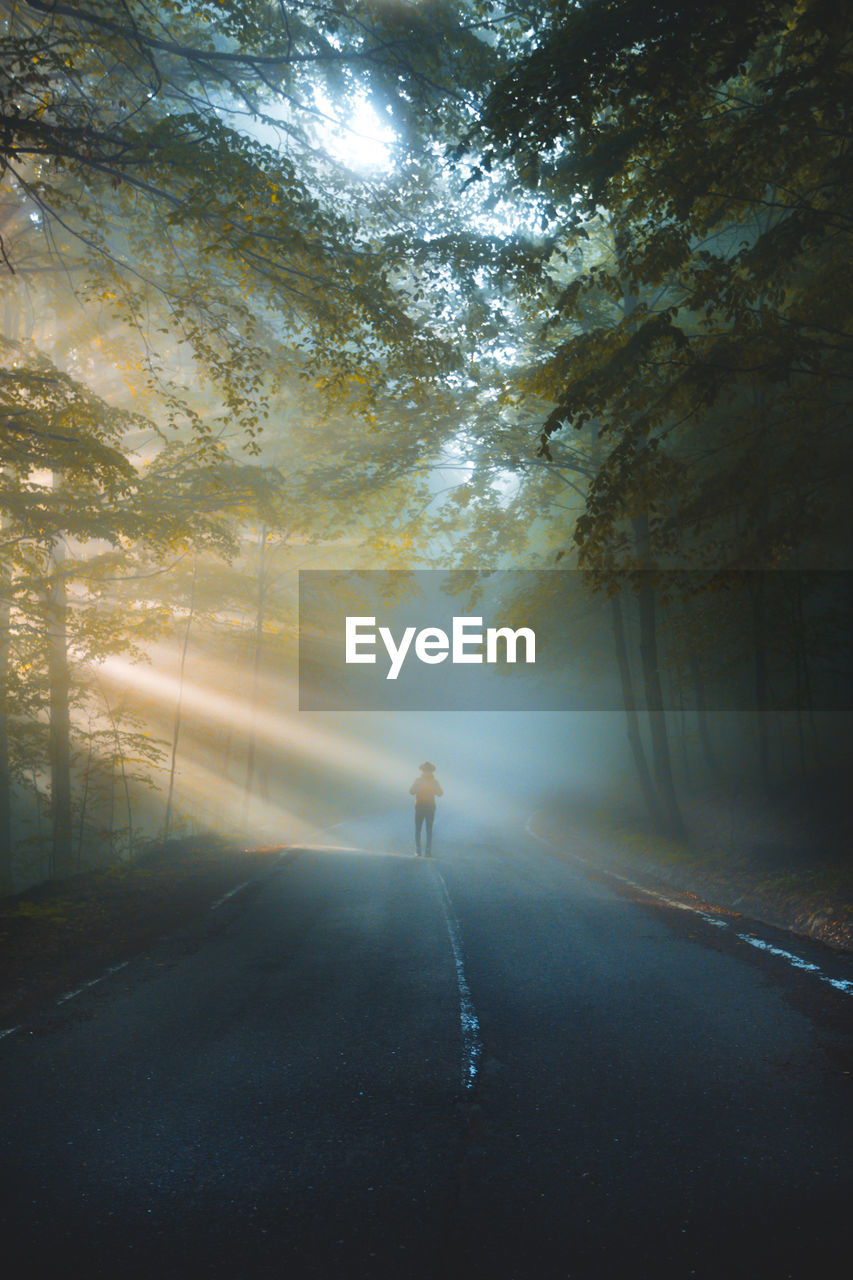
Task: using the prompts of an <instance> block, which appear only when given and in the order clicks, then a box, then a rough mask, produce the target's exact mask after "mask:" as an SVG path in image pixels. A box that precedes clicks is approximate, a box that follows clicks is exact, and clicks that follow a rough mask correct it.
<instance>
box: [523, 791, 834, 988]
mask: <svg viewBox="0 0 853 1280" xmlns="http://www.w3.org/2000/svg"><path fill="white" fill-rule="evenodd" d="M532 821H533V815H532V814H531V816H530V817H529V818H528V819H527V823H526V825H525V828H524V830H525V831H526V832H527V834H528V835H529V836H532V837H533V839H534V840H538V841H539V842H540V844H545V845H547V846H548V847H549V849H555V848H556V845H554V844H553V842H552V841H550V840H547V839H546V838H545V837H544V836H540V835H539V833H538V832H537V831H534V830H533V829H532V827H531V825H530V824H531V823H532ZM566 856H567V857H569V858H571V859H572V861H573V862H579V863H580V864H581V866H584V867H590V868H591V869H592V870H593V871H597V872H599V873H603V874H604V875H607V876H610V877H611V879H613V880H619V881H620V882H621V883H622V884H627V885H630V886H631V888H632V889H637V890H638V891H639V892H640V893H644V894H645V895H646V896H647V897H649V898H655V899H656V900H657V901H658V902H662V903H664V905H665V906H667V907H675V908H677V910H679V911H692V912H693V914H694V915H696V916H699V917H700V919H702V920H704V921H705V923H706V924H712V925H713V926H714V928H715V929H731V928H732V926H731V925H730V924H729V922H728V921H727V920H720V919H718V918H717V917H716V916H711V915H708V913H707V911H702V910H701V908H699V907H694V906H691V905H690V903H689V902H679V901H678V900H677V899H676V898H669V897H667V895H666V894H665V893H658V892H657V890H655V889H649V888H647V887H646V885H644V884H638V883H637V881H636V880H632V879H630V877H629V876H623V875H621V874H620V873H619V872H618V871H611V870H609V869H607V868H604V867H598V866H596V865H595V863H594V862H590V860H589V859H588V858H581V857H580V856H579V855H578V854H576V853H568V854H567V855H566ZM732 932H733V933H734V936H735V937H736V938H737V939H739V941H741V942H747V943H748V944H749V945H750V946H751V947H756V948H757V949H759V950H760V951H767V952H769V953H770V955H773V956H779V958H780V959H782V960H786V961H787V962H788V964H790V965H791V967H792V968H794V969H804V970H808V972H809V973H814V974H815V976H816V977H817V978H819V979H820V981H821V982H825V983H827V984H828V985H829V986H830V987H834V988H835V990H836V991H843V992H844V994H845V995H848V996H850V995H853V981H848V980H847V979H846V978H830V976H829V974H827V973H824V972H823V971H822V970H821V967H820V965H818V964H813V963H812V962H811V961H810V960H803V958H802V956H798V955H794V953H793V952H792V951H785V949H784V948H783V947H774V946H772V945H771V944H770V943H769V942H764V941H763V940H762V939H761V938H757V937H756V936H755V934H752V933H739V932H738V931H737V929H733V930H732Z"/></svg>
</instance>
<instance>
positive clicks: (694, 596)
mask: <svg viewBox="0 0 853 1280" xmlns="http://www.w3.org/2000/svg"><path fill="white" fill-rule="evenodd" d="M0 2H1V3H2V34H0V39H2V53H0V118H2V127H0V180H2V187H0V279H2V288H3V295H2V313H0V314H2V318H1V319H0V529H1V530H2V534H1V535H0V549H1V550H0V575H2V579H0V893H11V892H14V891H16V890H19V889H21V888H22V887H24V886H26V885H28V884H32V883H35V882H37V881H40V880H44V879H48V878H62V877H66V876H68V875H71V874H73V873H74V872H76V871H79V870H85V869H88V868H91V867H93V866H96V865H102V864H103V865H110V864H112V863H115V862H118V861H122V860H127V859H129V858H130V857H132V856H134V855H135V854H137V853H138V852H140V851H141V850H142V849H144V848H145V847H146V846H147V844H148V843H150V842H151V841H152V840H155V839H160V840H162V839H165V838H168V837H169V836H174V835H176V834H180V833H181V832H183V831H186V830H189V829H197V828H199V827H201V828H208V827H212V828H215V829H227V830H235V829H240V828H243V829H246V828H248V827H251V826H252V824H253V823H254V824H255V825H256V826H257V828H258V830H260V831H269V830H271V829H273V828H275V827H276V825H278V826H279V827H281V828H282V829H286V828H287V826H288V823H290V822H292V821H296V820H297V819H298V818H300V817H305V816H306V815H309V814H311V813H316V812H317V811H318V810H320V809H323V807H324V806H326V809H325V810H324V812H325V811H326V810H327V811H328V813H329V814H331V815H334V814H335V813H336V812H337V811H338V810H337V809H336V807H335V806H336V805H338V806H340V804H342V803H343V801H342V800H341V799H340V797H342V796H343V797H346V796H347V795H348V794H350V792H352V793H357V791H358V788H359V787H360V786H361V785H362V777H363V769H364V768H366V767H368V766H367V765H366V764H365V759H366V757H365V756H360V758H359V760H357V761H356V762H355V765H354V764H353V752H352V750H351V748H350V747H349V746H348V745H347V739H346V735H345V733H344V731H343V730H340V729H339V728H335V727H332V726H331V725H330V724H326V725H325V727H324V724H323V723H321V721H320V720H311V719H310V717H307V716H305V717H304V718H303V719H302V720H300V713H299V711H298V707H297V699H296V694H295V692H294V690H295V685H296V681H297V674H296V672H297V651H298V644H299V636H298V622H299V619H298V574H299V571H304V570H328V569H343V570H351V571H365V570H370V571H376V570H392V571H414V570H442V571H450V570H466V571H476V572H477V573H479V572H490V571H496V570H513V571H530V570H534V571H535V573H531V574H530V575H529V579H528V578H525V577H524V574H521V575H519V574H517V573H513V574H510V575H508V579H507V580H508V581H509V580H511V581H512V582H513V584H515V585H514V588H513V589H514V590H515V591H517V592H520V593H521V596H520V598H516V599H515V601H514V604H513V607H514V608H515V609H516V610H517V611H520V612H521V614H522V615H523V616H524V617H525V618H529V619H530V620H531V621H532V622H535V621H536V619H537V618H539V619H542V620H543V621H547V620H549V619H550V621H551V623H552V624H554V625H556V626H557V627H558V628H560V627H561V628H563V629H564V630H565V631H566V632H567V633H568V634H570V635H571V636H572V637H574V639H573V642H572V645H571V646H570V649H571V651H572V652H574V654H575V655H577V659H578V662H579V664H580V666H579V670H580V671H581V674H582V673H583V662H584V661H588V662H589V663H590V670H591V671H592V669H593V668H594V672H595V679H599V678H600V677H601V678H604V677H602V676H601V672H602V671H606V675H607V680H609V681H610V686H608V687H612V689H613V690H615V694H614V698H615V701H614V702H613V706H614V707H615V708H616V709H617V712H618V721H619V728H618V738H619V742H620V744H623V743H624V744H625V745H624V751H625V760H626V762H627V765H626V767H627V769H628V771H629V772H630V775H631V784H630V785H631V788H632V789H633V795H634V797H635V801H636V812H637V815H638V817H637V821H638V822H640V821H642V822H643V823H647V824H648V825H649V828H650V829H651V830H654V831H656V832H659V833H661V835H662V836H663V837H666V838H671V839H673V838H674V839H679V838H681V837H683V836H684V834H685V832H689V830H690V826H691V820H690V812H691V804H692V800H693V797H695V796H696V795H713V796H714V797H715V798H716V803H717V804H719V805H722V806H723V807H725V805H726V804H727V803H728V802H729V799H730V798H731V799H732V802H733V798H734V797H735V796H743V795H745V794H748V795H749V796H751V797H754V798H755V803H757V804H762V805H768V806H770V807H771V808H772V807H773V806H777V808H778V807H780V806H781V808H780V812H784V813H786V814H791V813H794V812H797V813H799V812H802V814H805V815H806V816H807V817H809V820H813V821H814V831H815V840H816V841H820V840H823V841H828V842H829V843H830V844H832V845H833V847H837V848H838V849H839V851H843V848H844V847H845V844H846V843H847V842H849V835H850V830H849V816H848V815H847V813H846V790H845V788H846V786H847V779H848V777H849V767H850V763H851V758H853V751H851V747H852V746H853V744H851V737H850V720H851V710H853V654H851V643H852V641H851V637H853V578H851V577H850V571H851V568H853V565H851V561H850V547H851V532H853V503H851V501H850V478H851V467H850V462H851V459H850V443H849V442H850V438H851V433H850V409H851V401H853V385H851V377H852V376H853V359H851V357H853V330H851V319H853V317H851V311H853V272H851V270H850V262H851V247H853V221H852V220H851V207H853V206H851V199H850V195H851V192H850V186H851V180H853V166H851V164H850V150H851V104H853V12H852V11H851V9H850V7H849V6H845V5H839V4H837V3H830V2H829V0H793V2H792V3H778V2H772V3H771V0H737V3H734V0H717V2H715V3H707V2H706V0H702V2H699V0H672V2H670V3H666V4H662V3H659V2H658V0H519V2H518V3H513V2H512V0H507V2H506V3H492V0H458V2H457V3H448V2H445V0H422V2H418V0H364V2H363V3H359V2H357V0H278V2H276V0H198V2H197V3H195V4H193V5H187V4H185V3H183V2H182V0H122V2H121V3H118V4H117V3H116V2H115V0H85V2H84V3H82V4H76V3H73V2H72V0H68V2H63V0H0ZM526 581H529V583H530V584H531V585H530V587H529V591H530V595H529V598H525V597H524V591H525V586H524V582H526ZM543 584H544V585H543ZM576 676H577V672H575V673H574V675H573V678H575V677H576ZM552 678H553V679H554V681H555V682H559V681H560V679H561V673H560V672H559V671H555V672H554V673H553V676H552ZM590 679H592V675H591V676H590ZM602 705H603V706H604V704H602ZM610 705H611V704H610V703H609V702H608V703H607V709H608V710H609V709H610ZM460 714H461V713H460ZM555 714H556V713H555ZM614 714H616V712H614ZM358 725H359V726H360V728H357V729H353V730H352V734H353V736H357V734H358V733H361V734H362V737H364V721H363V720H360V721H358ZM368 732H369V730H368ZM553 732H554V731H553V727H552V728H551V729H549V735H550V736H549V739H548V740H549V743H551V742H552V740H553ZM622 749H623V748H622V746H620V750H622ZM549 756H550V757H551V768H552V777H551V786H552V789H553V788H557V789H558V788H559V780H560V776H561V768H562V765H561V762H560V759H559V751H557V758H556V760H555V759H554V758H553V753H552V749H551V747H550V746H549ZM368 764H369V761H368ZM377 767H379V766H377ZM359 769H362V773H359ZM406 772H408V766H406ZM333 792H334V793H335V795H336V796H337V797H338V799H336V800H330V796H331V794H332V793H333ZM785 806H787V807H785ZM792 806H793V808H792ZM792 820H793V819H792Z"/></svg>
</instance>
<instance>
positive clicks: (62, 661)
mask: <svg viewBox="0 0 853 1280" xmlns="http://www.w3.org/2000/svg"><path fill="white" fill-rule="evenodd" d="M64 559H65V552H64V548H63V547H62V544H61V543H57V545H56V546H55V547H54V550H53V574H52V581H51V583H50V585H49V587H48V593H47V600H46V606H47V607H46V618H47V667H48V684H49V688H50V730H49V734H48V761H49V763H50V812H51V828H52V859H51V872H52V874H53V875H54V876H58V877H60V878H62V877H63V876H70V875H71V874H72V873H73V871H74V852H73V848H72V828H71V712H70V675H69V670H68V601H67V596H66V590H65V579H64V577H63V576H62V571H61V566H62V562H63V561H64Z"/></svg>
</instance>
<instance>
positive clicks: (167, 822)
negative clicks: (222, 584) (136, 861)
mask: <svg viewBox="0 0 853 1280" xmlns="http://www.w3.org/2000/svg"><path fill="white" fill-rule="evenodd" d="M197 575H198V564H197V563H195V564H193V580H192V586H191V587H190V608H189V613H188V614H187V626H186V630H185V631H184V646H183V649H182V650H181V671H180V675H179V677H178V705H177V707H176V708H175V730H174V733H173V734H172V761H171V764H170V766H169V795H168V798H167V800H166V816H165V818H164V819H163V839H164V840H168V838H169V827H170V824H171V821H172V797H173V795H174V791H175V766H176V763H177V759H178V741H179V739H180V736H181V710H182V704H183V698H184V667H185V665H186V661H187V647H188V646H189V642H190V627H191V626H192V623H193V614H194V613H195V587H196V578H197Z"/></svg>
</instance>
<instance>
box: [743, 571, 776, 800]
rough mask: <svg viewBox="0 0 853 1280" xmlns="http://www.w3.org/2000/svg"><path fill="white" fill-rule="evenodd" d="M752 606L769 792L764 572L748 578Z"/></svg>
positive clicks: (762, 762) (761, 768)
mask: <svg viewBox="0 0 853 1280" xmlns="http://www.w3.org/2000/svg"><path fill="white" fill-rule="evenodd" d="M747 589H748V591H749V596H750V601H751V603H752V641H753V645H754V655H755V657H754V678H755V714H756V718H757V721H758V773H759V777H760V779H761V785H762V787H763V788H764V790H765V792H767V791H769V790H770V732H769V722H768V681H767V635H766V627H765V611H764V573H763V572H762V571H760V570H759V571H757V572H755V573H750V574H749V575H748V577H747Z"/></svg>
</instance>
